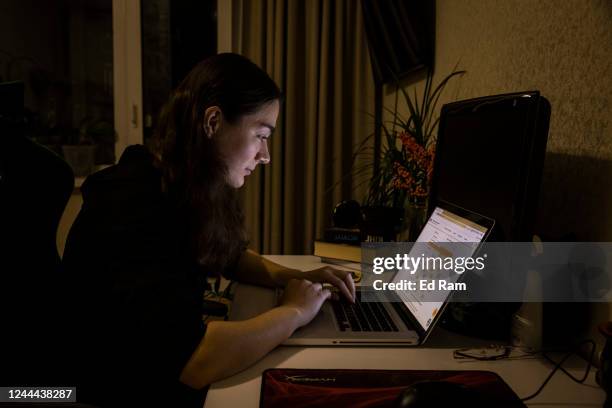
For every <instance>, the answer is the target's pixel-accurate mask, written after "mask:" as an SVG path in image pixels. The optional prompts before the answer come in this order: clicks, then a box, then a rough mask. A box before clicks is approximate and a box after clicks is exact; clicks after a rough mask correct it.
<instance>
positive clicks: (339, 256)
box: [314, 227, 361, 281]
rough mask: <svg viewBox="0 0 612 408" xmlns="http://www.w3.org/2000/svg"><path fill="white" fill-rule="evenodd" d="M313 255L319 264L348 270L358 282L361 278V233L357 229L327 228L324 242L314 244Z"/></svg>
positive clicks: (317, 241)
mask: <svg viewBox="0 0 612 408" xmlns="http://www.w3.org/2000/svg"><path fill="white" fill-rule="evenodd" d="M314 255H315V256H318V257H320V258H321V262H323V263H329V264H333V265H337V266H340V267H343V268H346V269H350V270H351V272H353V275H354V276H355V280H356V281H358V280H359V279H360V278H361V232H360V231H359V229H349V228H336V227H334V228H328V229H327V230H326V231H325V239H324V240H316V241H315V242H314Z"/></svg>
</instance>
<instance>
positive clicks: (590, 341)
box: [521, 339, 596, 401]
mask: <svg viewBox="0 0 612 408" xmlns="http://www.w3.org/2000/svg"><path fill="white" fill-rule="evenodd" d="M585 344H591V355H590V357H589V361H588V363H587V367H586V371H585V373H584V376H583V377H582V378H581V379H577V378H576V377H574V376H573V375H572V374H570V373H569V372H568V371H567V370H565V369H564V368H563V367H562V365H563V363H565V361H567V359H568V358H570V357H571V356H573V355H574V354H576V352H577V351H578V350H580V348H581V347H582V346H583V345H585ZM595 349H596V345H595V342H594V341H593V340H590V339H589V340H585V341H582V342H580V343H578V344H577V345H576V346H574V348H573V349H572V350H571V351H570V352H568V353H567V354H566V355H565V356H564V357H563V358H562V359H561V361H559V362H558V363H556V364H555V367H554V368H553V369H552V371H551V372H550V374H548V377H546V379H545V380H544V382H543V383H542V385H540V387H539V388H538V389H537V391H536V392H534V393H533V394H531V395H529V396H527V397H525V398H521V401H527V400H530V399H532V398H535V397H536V396H538V394H540V392H542V390H543V389H544V387H545V386H546V384H548V382H549V381H550V379H551V378H552V377H553V375H555V373H556V372H557V370H559V369H561V371H563V372H564V373H565V374H566V375H567V376H568V377H570V378H571V379H572V380H573V381H575V382H577V383H579V384H582V383H583V382H584V381H585V380H586V379H587V377H588V376H589V372H590V371H591V364H592V361H593V356H594V355H595ZM542 356H544V358H546V359H547V360H548V361H550V362H553V360H552V359H551V358H550V357H548V356H547V355H546V353H544V352H542Z"/></svg>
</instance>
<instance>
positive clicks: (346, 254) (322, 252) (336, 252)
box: [314, 240, 361, 264]
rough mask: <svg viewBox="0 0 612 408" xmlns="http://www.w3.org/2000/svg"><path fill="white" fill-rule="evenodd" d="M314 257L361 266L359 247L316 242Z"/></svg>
mask: <svg viewBox="0 0 612 408" xmlns="http://www.w3.org/2000/svg"><path fill="white" fill-rule="evenodd" d="M314 255H315V256H318V257H321V258H330V259H339V260H342V261H350V262H356V263H359V264H361V246H360V245H348V244H339V243H336V242H326V241H320V240H317V241H315V242H314Z"/></svg>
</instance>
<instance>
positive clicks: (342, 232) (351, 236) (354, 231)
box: [325, 227, 363, 245]
mask: <svg viewBox="0 0 612 408" xmlns="http://www.w3.org/2000/svg"><path fill="white" fill-rule="evenodd" d="M325 241H327V242H336V243H339V244H351V245H359V244H360V243H361V241H363V240H362V236H361V230H360V229H359V228H339V227H330V228H326V229H325Z"/></svg>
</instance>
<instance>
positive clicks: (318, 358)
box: [204, 256, 605, 408]
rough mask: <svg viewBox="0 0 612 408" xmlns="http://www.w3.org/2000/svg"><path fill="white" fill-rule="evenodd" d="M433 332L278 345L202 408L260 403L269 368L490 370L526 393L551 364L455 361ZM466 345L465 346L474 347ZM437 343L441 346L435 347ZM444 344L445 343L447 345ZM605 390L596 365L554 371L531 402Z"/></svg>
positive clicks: (583, 403) (298, 260) (564, 401)
mask: <svg viewBox="0 0 612 408" xmlns="http://www.w3.org/2000/svg"><path fill="white" fill-rule="evenodd" d="M268 258H269V259H271V260H273V261H274V262H278V263H281V264H283V265H286V266H289V267H293V268H299V269H303V270H307V269H312V268H313V267H317V266H320V264H319V259H318V258H315V257H297V256H286V257H285V256H269V257H268ZM436 330H437V331H436V332H434V333H432V336H431V338H430V340H429V341H428V342H427V343H426V344H427V347H423V348H374V347H278V348H276V349H275V350H274V351H272V352H271V353H270V354H268V355H267V356H266V357H264V358H263V359H262V360H260V361H259V362H258V363H256V364H255V365H253V366H252V367H250V368H248V369H246V370H244V371H242V372H240V373H238V374H236V375H234V376H232V377H230V378H228V379H225V380H223V381H219V382H216V383H214V384H212V385H211V387H210V389H209V391H208V395H207V397H206V402H205V405H204V406H205V407H206V408H214V407H228V406H229V407H258V406H259V391H260V386H261V374H262V372H263V371H264V370H266V369H268V368H372V369H398V370H400V369H403V370H407V369H414V370H488V371H493V372H496V373H497V374H499V375H500V376H501V377H502V378H503V379H504V380H505V381H506V382H507V383H508V385H510V387H512V389H513V390H514V391H515V392H516V393H517V394H518V395H519V397H525V396H527V395H530V394H532V393H533V392H535V391H536V389H537V388H538V387H539V386H540V384H541V383H542V381H544V379H545V378H546V376H547V375H548V374H549V372H550V370H551V369H552V365H551V364H549V363H547V362H545V361H543V360H541V359H520V360H499V361H458V360H454V359H453V350H454V349H456V348H458V347H461V346H463V345H464V344H465V343H464V342H462V343H463V344H458V343H456V342H453V341H456V339H455V340H450V342H451V344H453V346H452V348H445V347H444V346H443V343H445V342H446V343H447V344H448V343H449V339H448V337H447V336H445V333H444V332H443V331H441V330H438V329H436ZM472 345H473V344H470V345H468V346H472ZM434 346H440V347H434ZM446 347H448V346H446ZM585 364H586V363H585V362H584V361H583V360H582V359H580V358H575V359H573V360H569V361H568V362H566V364H564V367H565V368H566V369H567V370H568V371H569V372H571V373H572V374H574V376H576V377H581V376H582V374H583V373H584V366H585ZM604 399H605V393H604V392H603V390H602V389H601V388H599V387H598V386H597V384H596V383H595V370H592V371H591V374H590V376H589V378H588V379H587V381H586V382H585V384H576V383H574V382H573V381H572V380H570V379H569V378H568V377H567V376H566V375H565V374H563V373H562V372H560V371H558V372H557V373H556V374H555V375H554V377H553V378H552V379H551V381H550V382H549V383H548V385H547V386H546V387H545V388H544V390H542V392H541V393H540V395H539V396H538V397H536V398H534V399H532V400H530V401H528V405H529V406H534V407H601V406H602V405H603V402H604Z"/></svg>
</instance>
